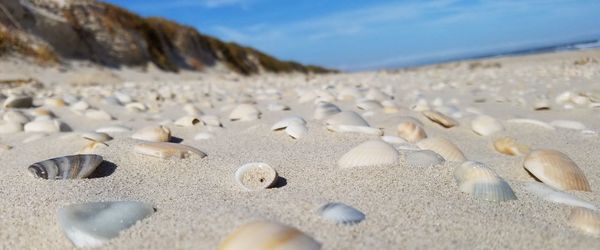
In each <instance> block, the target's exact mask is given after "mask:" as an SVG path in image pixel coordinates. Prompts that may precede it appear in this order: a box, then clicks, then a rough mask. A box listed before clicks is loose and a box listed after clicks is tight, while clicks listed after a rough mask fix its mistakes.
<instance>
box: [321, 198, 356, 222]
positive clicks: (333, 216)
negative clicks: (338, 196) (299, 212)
mask: <svg viewBox="0 0 600 250" xmlns="http://www.w3.org/2000/svg"><path fill="white" fill-rule="evenodd" d="M318 212H319V214H320V215H321V217H323V218H324V219H326V220H329V221H332V222H334V223H336V224H342V225H354V224H358V223H359V222H361V221H363V220H364V219H365V214H364V213H362V212H361V211H358V210H357V209H356V208H353V207H351V206H348V205H346V204H344V203H338V202H333V203H327V204H325V205H323V206H321V207H320V208H319V210H318Z"/></svg>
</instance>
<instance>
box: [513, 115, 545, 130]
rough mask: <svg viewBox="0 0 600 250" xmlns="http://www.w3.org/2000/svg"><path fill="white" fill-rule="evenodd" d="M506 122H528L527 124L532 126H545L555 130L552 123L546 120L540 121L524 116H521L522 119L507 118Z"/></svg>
mask: <svg viewBox="0 0 600 250" xmlns="http://www.w3.org/2000/svg"><path fill="white" fill-rule="evenodd" d="M506 122H508V123H514V124H529V125H534V126H538V127H542V128H545V129H550V130H555V128H554V127H553V126H552V125H550V124H548V123H546V122H543V121H540V120H535V119H525V118H523V119H509V120H506Z"/></svg>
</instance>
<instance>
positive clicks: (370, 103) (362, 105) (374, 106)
mask: <svg viewBox="0 0 600 250" xmlns="http://www.w3.org/2000/svg"><path fill="white" fill-rule="evenodd" d="M356 107H357V108H358V109H362V110H378V109H382V108H383V105H381V103H380V102H378V101H375V100H366V101H359V102H357V103H356Z"/></svg>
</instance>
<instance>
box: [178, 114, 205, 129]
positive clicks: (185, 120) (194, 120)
mask: <svg viewBox="0 0 600 250" xmlns="http://www.w3.org/2000/svg"><path fill="white" fill-rule="evenodd" d="M198 123H200V118H198V117H195V116H191V115H186V116H184V117H181V118H179V119H177V120H176V121H175V123H174V124H175V125H177V126H180V127H192V126H194V125H196V124H198Z"/></svg>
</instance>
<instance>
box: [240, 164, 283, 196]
mask: <svg viewBox="0 0 600 250" xmlns="http://www.w3.org/2000/svg"><path fill="white" fill-rule="evenodd" d="M235 182H236V183H237V184H239V185H240V186H241V187H243V188H244V189H246V190H248V191H256V190H261V189H267V188H269V187H271V186H273V185H274V184H275V183H276V182H277V171H275V169H274V168H272V167H271V166H269V164H267V163H264V162H252V163H247V164H244V165H242V166H241V167H239V168H238V169H237V170H236V171H235Z"/></svg>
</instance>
